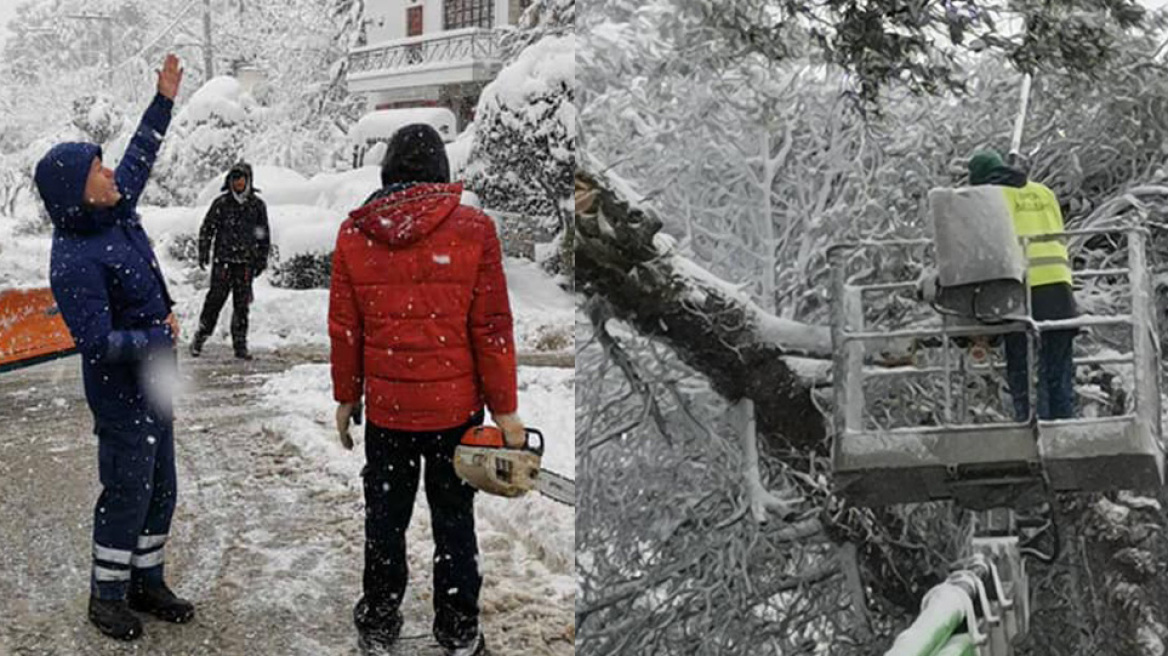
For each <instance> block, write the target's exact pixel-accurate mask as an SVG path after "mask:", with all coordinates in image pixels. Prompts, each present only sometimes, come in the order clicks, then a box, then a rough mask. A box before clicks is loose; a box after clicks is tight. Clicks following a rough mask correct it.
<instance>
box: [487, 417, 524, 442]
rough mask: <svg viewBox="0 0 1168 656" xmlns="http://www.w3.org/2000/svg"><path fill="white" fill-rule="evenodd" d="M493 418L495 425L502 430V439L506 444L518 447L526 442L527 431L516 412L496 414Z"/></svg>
mask: <svg viewBox="0 0 1168 656" xmlns="http://www.w3.org/2000/svg"><path fill="white" fill-rule="evenodd" d="M494 420H495V425H496V426H498V427H499V429H500V430H502V431H503V441H504V442H505V443H506V444H507V446H509V447H511V448H513V449H518V448H520V447H522V446H523V445H524V444H526V443H527V431H526V430H525V428H524V426H523V420H522V419H520V418H519V414H518V413H514V412H513V413H511V414H509V415H498V416H496V417H494Z"/></svg>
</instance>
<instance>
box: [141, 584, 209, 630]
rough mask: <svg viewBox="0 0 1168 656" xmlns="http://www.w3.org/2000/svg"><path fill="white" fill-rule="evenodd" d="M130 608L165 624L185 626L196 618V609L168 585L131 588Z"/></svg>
mask: <svg viewBox="0 0 1168 656" xmlns="http://www.w3.org/2000/svg"><path fill="white" fill-rule="evenodd" d="M129 601H130V608H133V609H134V610H136V611H138V612H140V613H149V614H151V615H153V616H154V617H157V618H158V619H160V620H163V621H164V622H173V623H174V624H185V623H186V622H189V621H191V619H193V618H194V617H195V607H194V605H193V604H191V602H189V601H187V600H185V599H179V598H178V597H177V596H175V594H174V593H173V592H171V591H170V588H168V587H166V584H165V583H163V584H162V585H159V586H155V587H146V586H142V585H133V586H130V596H129Z"/></svg>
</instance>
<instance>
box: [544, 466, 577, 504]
mask: <svg viewBox="0 0 1168 656" xmlns="http://www.w3.org/2000/svg"><path fill="white" fill-rule="evenodd" d="M535 489H537V490H539V493H540V494H542V495H544V496H545V497H547V498H549V499H551V500H552V501H556V502H559V503H562V504H564V505H566V506H572V507H573V508H575V507H576V481H574V480H572V479H570V478H568V477H567V476H562V475H560V474H557V473H555V472H553V471H550V470H547V469H540V470H539V476H538V477H537V478H536V483H535Z"/></svg>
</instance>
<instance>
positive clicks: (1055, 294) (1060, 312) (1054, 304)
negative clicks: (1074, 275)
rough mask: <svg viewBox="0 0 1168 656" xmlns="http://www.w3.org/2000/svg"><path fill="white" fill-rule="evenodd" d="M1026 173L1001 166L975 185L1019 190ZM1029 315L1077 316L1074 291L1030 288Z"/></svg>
mask: <svg viewBox="0 0 1168 656" xmlns="http://www.w3.org/2000/svg"><path fill="white" fill-rule="evenodd" d="M1029 181H1030V180H1029V178H1028V177H1027V176H1026V173H1024V172H1022V171H1019V170H1018V169H1015V168H1011V167H1009V166H1006V165H1005V164H1002V165H1000V166H995V167H993V168H991V169H989V170H988V171H986V172H985V174H984V175H982V176H978V180H977V181H976V184H977V185H982V184H987V185H999V186H1002V187H1015V188H1017V189H1021V188H1023V187H1025V186H1026V184H1027V183H1028V182H1029ZM1030 302H1031V309H1032V312H1031V315H1032V316H1033V317H1034V319H1035V320H1037V321H1055V320H1058V319H1071V318H1074V317H1076V316H1078V308H1077V306H1076V304H1075V294H1074V290H1073V289H1072V288H1071V286H1070V285H1068V284H1065V283H1057V284H1053V285H1040V286H1037V287H1031V288H1030Z"/></svg>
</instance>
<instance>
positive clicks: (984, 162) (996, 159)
mask: <svg viewBox="0 0 1168 656" xmlns="http://www.w3.org/2000/svg"><path fill="white" fill-rule="evenodd" d="M1004 166H1006V163H1005V162H1004V161H1002V156H1001V155H999V154H998V151H996V150H979V151H977V152H976V153H974V154H973V157H970V158H969V184H971V185H978V184H984V183H985V181H986V180H988V179H989V177H990V174H992V173H993V172H994V171H996V170H998V169H1000V168H1002V167H1004Z"/></svg>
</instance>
